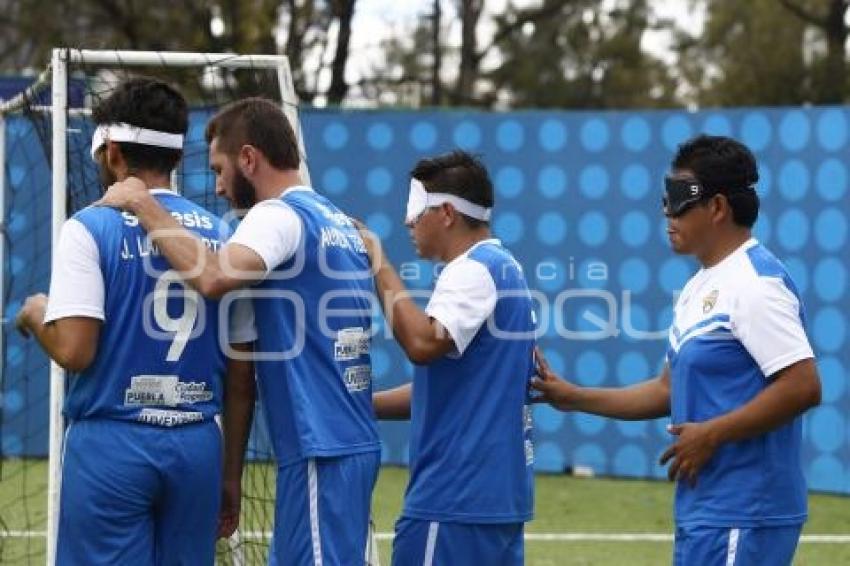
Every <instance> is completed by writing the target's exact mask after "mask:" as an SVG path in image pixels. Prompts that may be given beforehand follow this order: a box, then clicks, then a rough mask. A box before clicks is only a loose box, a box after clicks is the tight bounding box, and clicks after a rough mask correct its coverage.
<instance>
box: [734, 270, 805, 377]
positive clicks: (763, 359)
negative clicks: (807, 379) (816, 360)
mask: <svg viewBox="0 0 850 566" xmlns="http://www.w3.org/2000/svg"><path fill="white" fill-rule="evenodd" d="M732 333H733V334H734V335H735V337H736V338H738V340H740V341H741V344H743V345H744V348H746V349H747V351H748V352H749V353H750V355H751V356H752V357H753V359H754V360H755V361H756V363H757V364H758V365H759V367H760V368H761V371H762V373H763V374H764V375H765V376H766V377H770V376H771V375H773V374H775V373H776V372H777V371H779V370H781V369H784V368H786V367H788V366H790V365H791V364H794V363H796V362H799V361H800V360H805V359H808V358H813V357H814V353H813V352H812V347H811V345H810V344H809V339H808V337H807V336H806V331H805V329H804V328H803V321H802V318H801V315H800V301H799V300H798V299H797V297H796V296H795V295H794V293H792V292H791V290H790V289H788V287H786V286H785V284H784V283H783V281H782V280H781V279H779V278H776V277H762V278H760V279H759V284H758V285H753V286H750V287H747V288H746V289H744V290H743V292H742V294H741V295H740V297H739V299H738V303H737V305H736V307H735V308H734V310H733V312H732Z"/></svg>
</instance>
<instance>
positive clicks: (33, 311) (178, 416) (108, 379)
mask: <svg viewBox="0 0 850 566" xmlns="http://www.w3.org/2000/svg"><path fill="white" fill-rule="evenodd" d="M93 120H94V122H95V123H96V124H97V129H96V130H95V134H94V137H93V139H92V157H93V159H95V161H97V163H98V165H99V169H100V174H101V177H102V180H103V181H104V182H105V184H109V183H111V182H112V181H114V180H121V179H124V178H126V177H127V176H128V175H131V174H132V175H136V176H138V177H139V178H142V179H144V180H145V182H146V183H147V185H149V186H150V187H152V188H151V190H150V192H149V193H147V191H146V193H147V194H149V198H150V199H152V200H155V201H157V202H158V203H160V205H161V206H162V207H163V209H164V210H166V211H167V212H166V213H167V214H168V215H169V217H173V218H175V219H176V221H177V222H180V223H181V224H183V225H184V226H186V227H187V228H188V229H189V230H191V231H192V233H193V234H196V235H197V236H198V237H201V238H203V239H204V241H205V242H207V244H208V245H210V246H214V247H217V246H219V245H220V243H221V242H222V241H223V240H224V239H225V238H226V237H227V235H228V230H229V229H228V227H227V225H225V224H224V223H222V222H221V221H220V220H219V219H218V218H217V217H215V216H214V215H212V214H210V213H209V212H207V211H206V210H204V209H203V208H201V207H199V206H197V205H195V204H193V203H191V202H189V201H187V200H186V199H184V198H182V197H181V196H179V195H177V194H176V193H174V192H173V191H171V190H170V189H169V188H168V187H169V186H170V179H169V175H170V172H171V170H172V169H173V168H174V167H175V166H176V165H177V163H178V162H179V160H180V158H181V155H182V147H183V136H184V134H185V132H186V129H187V126H188V110H187V106H186V101H185V100H184V99H183V96H182V95H181V94H180V93H179V92H177V91H176V90H174V89H173V88H172V87H170V86H169V85H167V84H165V83H162V82H160V81H157V80H153V79H133V80H129V81H127V82H124V83H122V84H121V85H120V86H118V87H117V88H116V90H115V91H114V92H113V93H112V94H111V95H110V96H109V97H108V98H106V99H104V100H103V101H102V102H101V103H99V104H98V105H97V106H96V107H95V108H94V109H93ZM234 312H235V313H236V312H240V313H241V314H238V315H237V314H234V317H237V316H238V317H240V318H239V320H234V321H233V323H234V327H233V329H232V330H233V331H232V333H231V334H230V339H231V340H232V341H233V342H235V343H245V344H247V343H250V342H251V341H252V340H253V339H254V336H255V332H254V329H253V324H252V321H251V315H250V311H234ZM17 322H18V325H19V328H20V329H21V331H22V332H24V333H25V334H30V333H31V334H33V335H34V336H35V337H36V338H37V339H38V341H39V342H40V344H41V345H42V346H43V347H44V349H45V350H46V351H47V353H48V354H49V355H50V357H51V358H53V359H54V360H56V362H57V363H59V364H60V365H61V366H63V367H64V368H65V369H67V370H69V371H71V372H76V373H77V375H76V376H74V377H72V378H71V381H70V388H69V391H68V395H67V399H66V404H65V408H64V412H65V416H66V418H67V419H68V421H69V425H68V429H67V433H66V440H65V448H64V456H63V465H62V490H61V501H60V517H59V538H58V542H57V564H61V565H77V564H79V565H93V564H94V565H97V564H104V565H105V564H210V565H211V564H213V561H214V555H215V538H216V522H217V517H218V513H219V494H220V491H221V468H222V465H221V458H222V453H221V432H220V430H219V427H218V426H217V425H216V423H215V422H214V417H215V416H216V415H217V414H218V413H220V411H221V406H222V388H223V378H224V377H225V373H227V379H228V381H229V382H233V383H236V384H241V383H246V382H248V383H252V382H253V369H252V366H251V363H250V362H243V361H234V360H231V361H228V360H226V358H225V356H224V354H223V352H222V348H221V347H219V322H220V316H219V309H218V304H217V301H211V300H204V299H202V298H201V297H199V296H198V295H197V293H195V292H194V291H191V290H187V289H186V288H185V287H184V285H183V284H182V283H181V281H180V279H179V278H178V277H177V274H176V273H175V272H174V271H173V270H172V269H171V266H170V265H169V264H168V262H167V261H166V260H165V258H163V257H162V256H161V255H159V253H158V252H157V250H156V249H155V248H153V247H151V246H150V244H149V242H148V240H147V239H146V235H145V231H144V230H143V228H142V227H141V226H140V225H139V221H138V219H137V218H136V217H135V216H133V215H132V214H130V213H129V212H124V213H121V212H119V211H117V210H113V209H109V208H102V207H88V208H85V209H83V210H82V211H80V212H78V213H77V214H75V215H74V216H73V218H71V219H70V220H68V221H67V222H66V223H65V225H64V226H63V228H62V232H61V236H60V238H59V242H58V245H57V247H56V250H55V252H54V258H53V271H52V275H51V282H50V296H49V298H47V297H46V296H44V295H35V296H33V297H30V298H28V299H27V301H26V303H25V305H24V307H23V308H22V310H21V312H20V313H19V315H18V320H17ZM221 322H226V321H225V320H222V321H221ZM247 348H248V346H242V347H241V348H240V349H242V350H244V349H247Z"/></svg>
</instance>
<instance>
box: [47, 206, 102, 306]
mask: <svg viewBox="0 0 850 566" xmlns="http://www.w3.org/2000/svg"><path fill="white" fill-rule="evenodd" d="M104 301H105V292H104V283H103V274H102V273H101V271H100V252H99V251H98V249H97V244H96V243H95V241H94V238H93V237H92V235H91V233H90V232H89V231H88V229H87V228H86V227H85V226H84V225H83V223H82V222H80V221H79V220H75V219H73V218H72V219H70V220H68V221H67V222H65V224H64V225H63V226H62V231H61V233H60V234H59V242H58V243H57V245H56V249H55V250H54V254H53V267H52V269H51V273H50V294H49V297H48V299H47V312H45V315H44V322H52V321H54V320H57V319H60V318H67V317H70V316H85V317H89V318H97V319H99V320H104V318H105V316H104Z"/></svg>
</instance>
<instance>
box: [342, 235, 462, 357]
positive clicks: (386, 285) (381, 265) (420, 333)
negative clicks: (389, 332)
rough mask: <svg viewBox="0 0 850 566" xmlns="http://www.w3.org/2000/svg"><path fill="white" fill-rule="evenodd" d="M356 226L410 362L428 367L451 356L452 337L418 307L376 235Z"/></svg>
mask: <svg viewBox="0 0 850 566" xmlns="http://www.w3.org/2000/svg"><path fill="white" fill-rule="evenodd" d="M356 226H357V229H358V230H359V231H360V234H361V236H362V238H363V241H364V243H365V244H366V249H367V252H368V253H369V260H370V261H371V263H372V269H373V271H374V275H375V288H376V290H377V292H378V299H379V301H380V302H381V308H383V310H384V316H385V317H386V319H387V322H388V323H389V325H390V327H391V328H392V329H393V335H394V336H395V338H396V340H398V343H399V344H400V345H401V347H402V349H403V350H404V352H405V354H407V358H408V359H409V360H410V361H411V362H413V363H415V364H427V363H429V362H431V361H433V360H436V359H438V358H441V357H443V356H445V355H446V354H448V353H449V352H451V351H452V350H453V349H454V342H453V341H452V337H451V335H450V334H449V333H448V332H447V331H446V329H445V328H443V326H442V325H441V324H440V323H439V322H437V321H436V320H434V319H433V318H431V317H429V316H428V315H427V314H426V313H425V311H423V310H422V309H420V308H419V307H418V306H417V305H416V303H415V302H414V301H413V299H412V298H411V297H410V295H409V293H408V292H407V288H406V287H405V286H404V283H403V282H402V280H401V278H400V277H399V276H398V273H396V270H395V268H393V266H392V264H391V263H390V261H389V259H387V257H386V255H385V254H384V251H383V248H382V247H381V245H380V243H379V241H378V239H377V238H376V237H375V235H374V234H372V233H371V232H370V231H369V230H368V229H367V228H365V226H363V224H362V223H359V222H358V223H356Z"/></svg>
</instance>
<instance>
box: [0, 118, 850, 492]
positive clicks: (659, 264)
mask: <svg viewBox="0 0 850 566" xmlns="http://www.w3.org/2000/svg"><path fill="white" fill-rule="evenodd" d="M302 120H303V125H304V135H305V141H306V145H307V150H308V155H309V160H308V161H309V166H310V172H311V176H312V183H313V185H314V186H315V187H316V188H317V189H318V190H320V191H321V192H323V193H324V194H325V195H327V196H328V197H329V198H331V199H332V200H334V201H335V202H336V203H337V204H339V205H340V206H341V207H342V208H344V209H345V210H347V211H349V212H350V213H351V214H353V215H355V216H358V217H360V218H363V219H364V220H365V221H366V222H367V223H368V224H369V226H370V227H371V228H372V229H373V230H374V231H375V232H376V233H377V234H378V235H379V236H381V238H383V240H384V242H385V246H386V247H387V250H388V253H389V255H390V257H391V258H392V259H393V261H394V262H395V263H396V266H397V267H399V268H401V272H402V276H403V277H404V279H405V280H406V282H407V284H408V286H409V287H412V288H414V289H429V288H431V286H432V284H433V280H434V274H435V266H434V265H432V264H431V263H429V262H426V261H422V260H419V259H417V258H416V256H415V253H414V250H413V248H412V246H411V245H410V242H409V237H408V234H407V229H406V228H405V227H404V226H403V224H402V218H403V214H404V207H405V201H406V195H407V184H408V176H407V175H408V171H409V170H410V168H411V167H412V165H413V164H414V163H415V162H416V160H418V159H420V158H422V157H426V156H431V155H434V154H438V153H441V152H444V151H448V150H450V149H452V148H456V147H457V148H462V149H466V150H470V151H473V152H475V153H478V154H480V155H482V157H483V159H484V161H485V163H486V164H487V166H488V168H489V170H490V173H491V175H492V178H493V181H494V185H495V188H496V206H495V210H494V217H493V220H492V228H493V230H494V232H495V234H496V235H497V237H499V238H501V240H502V241H503V242H504V243H505V245H506V246H508V247H509V248H510V249H511V250H513V252H514V253H515V255H516V256H517V258H518V259H519V260H520V262H521V263H522V264H523V265H524V267H525V271H526V275H527V278H528V281H529V284H530V285H531V286H532V288H534V289H536V290H537V291H539V292H540V293H541V294H542V296H543V297H545V299H544V300H542V301H541V302H542V303H545V306H543V305H541V320H540V322H541V332H542V336H541V338H540V341H539V342H540V345H541V347H542V348H543V349H544V351H545V352H546V354H547V356H548V358H549V360H550V363H551V365H552V366H553V367H554V369H555V370H556V371H558V373H560V374H562V375H565V376H567V377H568V378H570V379H572V380H574V381H576V382H578V383H580V384H582V385H590V386H626V385H631V384H633V383H636V382H638V381H641V380H643V379H646V378H648V377H650V376H652V375H654V374H655V373H656V372H657V371H658V370H659V368H660V367H661V364H662V363H663V355H664V351H665V343H666V342H665V341H666V328H667V326H668V325H669V323H670V321H671V317H672V308H671V306H672V301H673V297H674V294H675V293H676V292H677V291H678V290H679V289H681V288H682V286H683V284H684V282H685V281H686V280H687V279H688V277H689V276H690V275H691V274H692V273H693V272H694V271H695V270H696V264H695V263H694V262H693V261H692V260H690V259H689V258H684V257H677V256H675V255H673V254H672V253H671V252H670V249H669V246H668V244H667V238H666V234H665V223H664V220H663V218H662V216H661V213H660V191H661V184H662V178H663V175H664V173H665V171H666V170H667V167H668V164H669V160H670V159H671V157H672V155H673V153H674V151H675V150H676V148H677V146H678V145H679V144H680V143H681V142H682V141H684V140H685V139H687V138H689V137H691V136H693V135H696V134H697V133H701V132H705V133H710V134H722V135H731V136H734V137H736V138H738V139H740V140H741V141H743V142H744V143H746V144H747V145H748V146H749V147H750V148H751V149H752V150H753V151H754V152H755V153H756V156H757V158H758V160H759V165H760V177H761V180H760V181H759V183H758V191H759V194H760V195H761V197H762V212H761V215H760V219H759V221H758V224H757V226H756V230H755V232H756V236H757V237H758V238H759V239H760V240H761V241H762V242H763V243H765V244H766V245H767V246H768V247H769V248H771V249H772V250H773V251H774V252H775V253H776V254H777V255H778V256H779V257H780V258H782V259H783V260H784V261H785V262H786V264H787V265H788V267H789V269H790V271H791V273H792V277H793V278H794V280H795V281H796V283H797V285H798V287H799V289H800V291H801V293H802V296H803V299H804V301H805V303H806V309H807V316H808V325H809V328H808V330H809V335H810V338H811V341H812V345H813V347H814V349H815V351H816V353H817V356H818V367H819V370H820V375H821V378H822V380H823V404H822V406H821V407H819V408H817V409H815V410H813V411H811V412H810V413H809V414H808V416H807V417H806V419H805V424H804V440H805V447H804V466H805V471H806V474H807V476H808V479H809V485H810V486H811V487H812V488H815V489H820V490H827V491H836V492H845V493H850V393H848V387H847V370H848V367H850V344H848V330H850V329H848V324H850V318H848V313H850V291H848V274H847V263H848V262H847V251H846V250H847V246H848V241H847V240H848V223H850V206H848V204H847V202H848V201H847V198H848V195H847V189H848V175H850V173H848V168H847V165H846V160H845V159H844V158H843V157H844V156H845V155H846V154H847V150H848V141H850V115H848V112H847V111H846V110H845V109H843V108H815V109H804V110H801V109H739V110H730V111H708V112H699V113H682V112H630V113H626V112H622V113H621V112H611V113H578V112H516V113H506V114H493V113H477V112H436V111H432V112H378V111H375V112H343V111H308V112H306V113H304V114H303V116H302ZM196 121H201V117H196ZM196 125H197V124H196ZM196 130H197V131H196ZM192 131H196V135H200V134H199V133H197V132H202V127H197V128H196V127H194V126H193V128H192ZM26 173H27V171H26V170H23V169H21V170H19V169H16V168H15V165H14V163H10V166H9V167H8V168H7V174H8V175H9V176H10V178H11V180H10V182H11V186H12V190H14V187H15V183H16V181H17V182H18V183H20V181H21V180H20V179H19V177H21V176H22V175H24V174H26ZM198 188H200V189H203V187H198ZM16 202H17V201H13V202H12V204H11V205H10V206H12V207H14V206H16ZM10 214H11V217H10V218H11V220H10V223H9V231H10V237H12V238H14V237H15V234H16V229H15V227H16V226H17V227H18V228H20V227H21V226H23V227H24V229H26V226H27V225H28V217H27V214H29V213H27V212H26V211H18V210H15V209H14V208H12V209H11V210H10ZM16 223H17V224H16ZM16 265H18V266H20V265H21V260H20V259H19V260H18V261H17V263H16V259H15V257H12V258H11V262H10V266H11V267H10V269H11V270H14V269H16V268H15V266H16ZM19 268H20V267H19ZM7 277H9V275H8V274H7ZM45 287H46V284H45ZM20 298H21V297H14V296H13V297H11V298H10V302H11V303H14V302H15V301H19V300H20ZM14 309H15V305H14V304H10V305H9V309H8V310H7V312H9V315H10V316H12V312H11V311H13V310H14ZM375 323H376V324H377V325H379V327H380V330H379V332H378V336H377V337H376V339H375V341H374V344H373V350H372V363H373V374H374V378H375V383H376V388H387V387H391V386H394V385H398V384H400V383H403V382H405V381H407V380H409V379H410V378H411V376H412V368H411V366H410V364H409V363H407V362H406V360H404V359H403V356H402V353H401V351H400V350H399V348H398V347H397V345H395V344H394V343H393V342H392V340H391V339H389V338H388V332H387V330H386V328H384V327H383V321H382V320H381V319H380V317H376V319H375ZM15 356H16V354H15V352H14V351H13V350H12V349H10V350H8V351H7V356H6V366H7V367H9V366H10V365H13V364H14V362H15ZM18 357H20V356H19V355H18ZM21 398H22V397H21V395H20V393H18V394H16V391H14V390H12V391H9V390H7V391H5V392H4V402H5V406H4V409H5V411H7V412H9V411H12V412H17V411H24V410H26V409H27V407H25V406H23V404H22V403H21V402H20V399H21ZM534 416H535V426H536V432H535V437H536V457H535V460H536V461H535V465H536V467H537V469H538V470H540V471H547V472H560V471H563V470H565V469H571V468H573V469H574V468H578V467H581V468H585V469H586V468H590V469H592V470H593V472H594V473H596V474H607V475H616V476H626V477H663V475H664V473H665V471H664V469H662V468H661V467H660V466H659V465H658V463H657V462H658V457H659V455H660V454H661V453H662V452H663V450H664V449H665V447H666V446H667V445H668V443H669V442H670V437H669V435H668V433H667V432H666V430H665V425H666V424H667V420H665V419H660V420H658V421H654V422H617V421H613V420H608V419H604V418H599V417H595V416H591V415H582V414H563V413H559V412H557V411H554V410H552V409H550V408H548V407H544V406H539V407H536V408H535V414H534ZM381 431H382V437H383V441H384V448H383V459H384V461H385V462H389V463H400V464H403V463H406V461H407V449H408V444H407V436H408V427H407V425H406V424H400V423H383V424H382V425H381ZM14 435H15V430H14V428H10V427H8V426H7V427H5V428H4V429H3V447H4V453H5V454H9V453H14V452H15V451H16V450H17V452H23V453H43V452H44V450H45V447H46V444H45V446H41V445H40V443H41V442H42V441H43V439H38V441H37V443H36V444H37V445H33V444H34V442H35V441H34V442H29V443H22V442H21V441H20V439H16V438H15V437H14Z"/></svg>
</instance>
